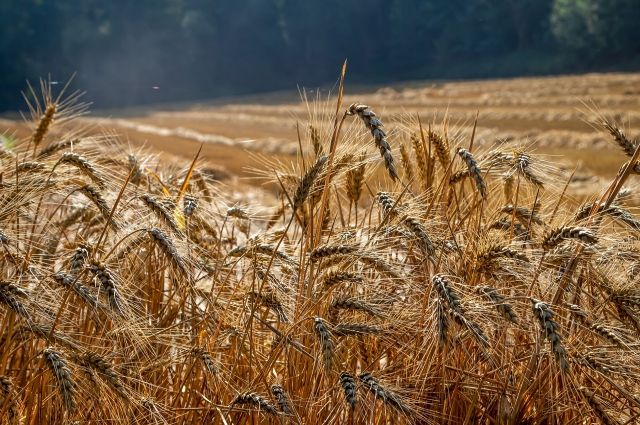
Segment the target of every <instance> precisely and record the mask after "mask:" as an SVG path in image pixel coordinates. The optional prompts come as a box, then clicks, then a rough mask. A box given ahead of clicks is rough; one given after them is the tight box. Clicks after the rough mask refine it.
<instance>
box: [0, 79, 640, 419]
mask: <svg viewBox="0 0 640 425" xmlns="http://www.w3.org/2000/svg"><path fill="white" fill-rule="evenodd" d="M44 90H45V96H44V100H45V102H44V105H43V107H41V108H39V109H37V110H36V113H35V115H34V117H33V128H34V131H35V134H36V135H37V137H38V138H39V139H40V141H39V142H38V143H37V144H36V145H37V146H35V149H34V143H33V140H34V135H33V134H31V133H29V134H26V135H25V136H24V138H21V139H19V140H18V142H17V143H16V145H15V146H14V147H13V148H12V149H11V151H10V152H5V154H4V155H2V157H1V158H0V161H1V165H2V170H3V172H2V185H1V186H0V197H2V202H1V203H0V232H1V233H0V249H1V250H0V254H1V255H2V260H3V261H2V263H0V264H1V266H0V273H2V276H1V277H0V281H1V283H0V325H1V327H0V329H2V330H1V331H0V340H1V344H0V420H2V421H3V422H6V423H11V424H13V423H24V424H39V423H74V422H75V421H79V422H87V423H95V422H109V423H120V424H147V423H169V424H182V423H184V424H187V423H216V424H217V423H219V424H230V423H233V424H244V423H247V424H248V423H274V424H282V423H309V424H315V423H367V424H387V423H416V424H422V423H446V424H457V423H483V424H494V423H497V424H520V423H591V422H596V421H602V422H604V423H634V422H636V421H637V420H638V417H640V402H639V401H638V394H639V393H640V370H639V369H638V366H637V365H638V362H639V361H640V345H639V341H638V338H639V336H640V320H639V319H638V318H639V317H640V316H639V314H640V289H639V287H638V281H637V279H636V275H637V269H638V267H637V265H638V263H640V254H639V253H638V252H639V249H640V247H639V246H638V245H636V244H637V243H638V236H637V231H638V226H637V220H635V215H634V208H633V207H632V206H630V205H629V204H628V201H627V199H628V197H627V196H622V195H623V191H622V187H623V185H627V186H630V185H632V184H633V183H634V180H635V179H636V178H637V176H636V175H634V174H633V172H631V171H632V168H633V167H628V168H629V169H628V172H621V173H620V174H619V175H617V176H616V177H615V178H614V179H613V181H612V182H611V184H604V185H602V186H599V187H594V188H593V189H594V190H593V193H594V194H595V195H594V196H592V199H591V200H590V201H589V204H588V205H586V206H584V207H582V208H581V207H580V206H579V205H576V201H575V199H572V198H570V197H569V196H568V195H567V191H566V185H567V183H568V181H569V180H570V177H571V173H568V172H567V171H566V170H559V169H558V168H556V167H555V166H554V165H553V164H551V163H550V162H548V161H547V160H545V159H544V158H542V157H540V156H538V155H536V154H535V153H534V152H531V151H530V149H529V147H528V146H527V144H526V143H521V144H518V143H515V142H513V143H509V144H491V143H488V142H481V141H479V140H478V138H479V137H480V135H481V133H482V131H481V128H480V127H479V126H477V125H474V123H473V122H468V123H462V124H460V123H455V121H452V116H453V115H450V116H449V118H447V119H445V120H444V121H443V120H442V119H441V116H439V115H436V116H435V118H434V117H422V119H421V120H418V118H417V117H416V115H415V114H407V115H403V116H397V117H395V120H396V121H395V122H398V123H402V126H401V127H399V128H398V130H396V131H394V132H392V131H389V132H388V134H389V135H388V136H387V133H381V130H380V127H381V121H380V120H377V121H371V119H372V118H374V117H375V116H374V115H373V114H369V115H367V116H366V117H365V118H368V121H367V120H366V119H363V120H364V121H365V124H366V126H363V125H362V122H361V120H356V119H350V118H348V117H346V115H348V114H347V113H345V112H347V111H348V109H347V108H348V107H347V106H346V105H347V104H348V103H341V102H340V101H338V105H337V109H335V108H336V105H335V100H333V99H332V100H330V102H326V103H325V102H311V103H309V104H308V108H309V116H308V117H307V119H306V120H305V122H304V123H301V125H299V128H300V129H307V130H305V131H301V140H300V145H299V146H300V149H301V150H300V151H299V152H298V155H297V156H296V158H295V161H289V162H288V163H285V164H283V163H281V162H279V161H278V158H259V159H256V163H258V164H259V167H258V168H259V170H258V169H254V170H252V173H254V175H258V176H260V177H261V178H262V179H264V180H268V181H270V182H271V184H272V187H275V188H276V190H275V195H274V196H273V199H272V200H271V202H267V203H263V202H261V201H262V200H260V202H259V200H257V199H255V197H250V195H251V194H250V193H245V194H243V193H240V194H238V193H228V192H231V190H230V189H229V188H228V187H227V186H225V185H224V184H222V183H220V182H219V181H217V180H215V179H214V178H212V177H211V174H210V172H208V171H207V169H206V167H205V166H202V165H201V162H200V161H198V160H197V159H198V157H197V156H196V158H195V159H196V160H193V161H191V162H189V161H184V163H183V164H181V167H180V166H175V165H167V164H166V163H161V162H159V161H157V159H156V158H154V157H153V156H151V155H148V154H146V153H145V152H144V151H141V150H132V149H131V148H130V147H128V146H127V145H125V144H122V143H119V142H118V140H117V139H116V138H115V137H113V136H111V135H106V136H100V137H97V136H87V135H85V134H84V133H83V131H82V130H75V131H72V132H71V133H70V134H68V135H66V136H60V135H59V134H58V133H56V127H55V126H56V114H58V113H60V114H64V112H65V111H64V108H73V107H74V106H73V103H70V104H69V103H67V104H63V103H61V104H60V105H58V104H56V105H55V107H52V108H50V106H51V105H49V103H52V102H53V103H55V100H54V98H53V97H52V96H50V95H49V92H48V90H49V88H48V87H47V86H45V87H44ZM510 99H511V98H510ZM511 100H512V101H515V99H511ZM345 101H346V98H345ZM367 102H368V103H370V104H371V105H372V108H373V109H375V110H377V111H378V114H379V116H380V117H381V118H380V119H382V120H383V121H385V122H387V120H386V119H385V115H384V109H383V108H378V107H377V106H376V104H375V103H374V102H369V100H367ZM410 105H411V104H410V102H409V103H408V108H409V107H410ZM51 109H55V111H54V113H53V114H52V116H51V117H47V114H48V113H49V112H48V111H50V110H51ZM330 110H337V116H336V117H334V116H333V113H331V112H327V111H330ZM38 111H40V112H38ZM365 111H370V109H368V108H364V107H362V108H360V113H362V112H365ZM351 112H355V113H358V109H357V108H355V109H354V110H353V111H351ZM62 116H64V117H65V118H68V116H66V115H62ZM43 117H44V118H43ZM594 118H595V119H596V121H597V122H600V123H601V122H602V120H599V119H598V118H599V116H598V115H596V116H594ZM43 119H45V120H48V121H49V124H48V125H47V127H46V131H43V126H41V125H39V124H38V123H40V122H42V120H43ZM341 119H344V121H341ZM390 122H392V121H390ZM607 122H608V123H613V122H614V121H607ZM339 123H340V125H338V124H339ZM422 123H425V124H428V126H427V127H423V124H422ZM342 124H344V126H343V125H342ZM616 126H618V125H617V124H616ZM601 131H602V134H603V136H602V137H609V138H611V137H610V136H609V135H608V133H607V129H606V128H602V129H601ZM436 132H438V133H436ZM41 133H42V134H41ZM626 133H627V134H632V132H629V131H627V132H626ZM437 136H438V137H440V139H439V140H438V139H437ZM71 137H72V138H73V139H74V140H75V142H74V143H64V141H65V140H67V139H69V138H71ZM598 137H600V136H598ZM330 140H333V141H334V143H332V144H329V141H330ZM61 142H62V143H61ZM372 142H374V143H372ZM610 143H611V146H612V147H614V148H617V146H616V142H615V140H613V138H612V140H611V141H610ZM630 143H632V144H633V146H637V142H635V141H633V139H630ZM434 144H437V146H434ZM374 145H375V146H374ZM401 145H404V146H407V147H408V146H412V149H414V151H415V152H417V153H419V154H417V155H413V154H410V153H409V152H408V151H409V149H406V152H405V154H404V155H402V158H403V161H402V163H400V162H395V163H394V162H393V161H392V160H391V159H390V158H392V157H391V155H392V154H396V153H399V151H400V146H401ZM47 146H55V148H48V147H47ZM375 147H377V148H378V149H374V148H375ZM209 148H210V149H213V148H212V147H211V146H210V147H209ZM196 150H197V149H194V150H193V154H194V155H195V152H196ZM323 152H324V153H323ZM456 153H458V154H457V155H456ZM627 153H628V154H629V156H632V158H631V161H632V162H631V163H632V164H635V162H634V161H637V159H638V155H640V150H637V151H636V150H634V151H633V152H627ZM381 154H382V158H380V155H381ZM325 155H326V156H325ZM396 156H397V157H398V158H399V157H400V156H399V155H396ZM623 162H624V155H621V156H620V160H619V165H621V164H622V163H623ZM34 164H37V165H34ZM392 166H393V168H391V167H392ZM617 168H619V167H617ZM391 170H393V172H392V171H391ZM409 170H412V171H411V172H409ZM416 170H420V171H419V172H417V171H416ZM461 171H462V172H467V173H468V174H469V175H470V177H471V178H461V179H459V180H455V181H452V176H454V175H456V173H458V172H461ZM623 171H624V170H623ZM410 176H411V178H409V177H410ZM505 186H506V187H507V189H505ZM236 192H237V191H236ZM243 195H244V196H246V198H245V199H244V202H242V203H238V202H237V201H238V198H241V199H242V196H243Z"/></svg>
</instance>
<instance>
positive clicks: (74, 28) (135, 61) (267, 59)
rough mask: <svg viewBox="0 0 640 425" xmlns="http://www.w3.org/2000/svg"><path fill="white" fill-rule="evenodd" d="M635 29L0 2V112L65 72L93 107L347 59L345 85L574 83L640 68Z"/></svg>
mask: <svg viewBox="0 0 640 425" xmlns="http://www.w3.org/2000/svg"><path fill="white" fill-rule="evenodd" d="M639 21H640V1H638V0H368V1H367V2H366V3H362V2H361V1H359V0H324V1H322V2H310V1H296V0H217V1H215V2H211V1H208V0H137V1H135V2H132V1H130V0H110V1H102V0H57V1H54V0H3V1H1V2H0V54H1V55H2V58H3V60H2V61H0V75H2V78H1V79H0V110H7V109H14V108H16V107H17V106H19V105H20V104H21V99H20V97H19V96H18V95H16V93H19V91H20V89H23V88H24V82H25V80H27V79H29V80H34V79H37V78H39V77H41V76H46V75H47V74H49V73H51V74H52V77H53V78H54V79H57V80H65V79H66V78H68V77H69V76H70V75H71V74H72V73H73V72H75V71H77V72H78V76H77V77H76V85H77V86H78V87H81V88H82V89H85V90H87V91H88V95H89V96H88V97H89V98H90V100H93V101H95V102H96V106H97V107H104V106H124V105H127V104H136V103H145V102H158V101H168V100H173V101H175V100H181V99H194V98H208V97H213V96H220V95H228V94H240V93H247V92H255V91H260V90H274V89H279V88H283V87H291V84H292V83H291V82H292V81H293V82H294V83H298V84H300V85H302V84H304V85H307V86H315V85H318V84H323V83H328V82H332V81H334V79H335V78H336V70H337V69H339V67H340V64H341V63H342V61H343V60H344V59H345V58H348V59H349V63H350V67H349V69H350V71H349V78H350V80H351V81H352V82H354V81H361V82H370V81H394V80H398V79H405V78H432V77H437V78H451V77H455V76H460V75H464V76H466V77H485V76H492V75H505V74H522V73H532V72H550V71H551V72H554V71H555V72H558V71H572V70H576V69H581V68H582V69H584V68H585V67H586V66H591V67H597V66H599V65H602V64H609V63H610V61H609V58H610V57H611V56H612V55H614V56H617V57H621V56H625V55H626V56H627V57H629V58H633V57H634V56H637V53H638V52H639V51H640V37H638V36H637V31H636V30H635V27H636V25H637V22H639ZM567 53H577V54H579V56H577V57H578V58H580V59H581V60H580V61H575V60H574V61H573V62H569V61H564V62H562V61H559V60H558V58H563V57H567ZM573 57H576V56H573ZM514 58H517V60H516V59H514ZM583 58H589V61H588V62H587V63H586V64H585V61H584V60H582V59H583ZM158 88H159V89H158Z"/></svg>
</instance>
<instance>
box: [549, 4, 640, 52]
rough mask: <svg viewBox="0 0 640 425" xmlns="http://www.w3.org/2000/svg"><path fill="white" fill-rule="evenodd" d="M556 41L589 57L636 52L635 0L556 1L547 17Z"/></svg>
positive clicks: (639, 9) (638, 11)
mask: <svg viewBox="0 0 640 425" xmlns="http://www.w3.org/2000/svg"><path fill="white" fill-rule="evenodd" d="M550 21H551V30H552V32H553V35H554V36H555V37H556V39H557V40H558V43H559V44H560V45H561V46H562V47H565V48H567V49H569V50H571V51H573V52H576V53H580V54H587V55H589V56H591V57H598V56H603V55H623V54H629V55H633V54H634V53H636V54H637V52H638V49H640V36H638V27H637V25H638V22H640V2H638V1H637V0H556V1H555V2H554V5H553V10H552V13H551V16H550Z"/></svg>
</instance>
